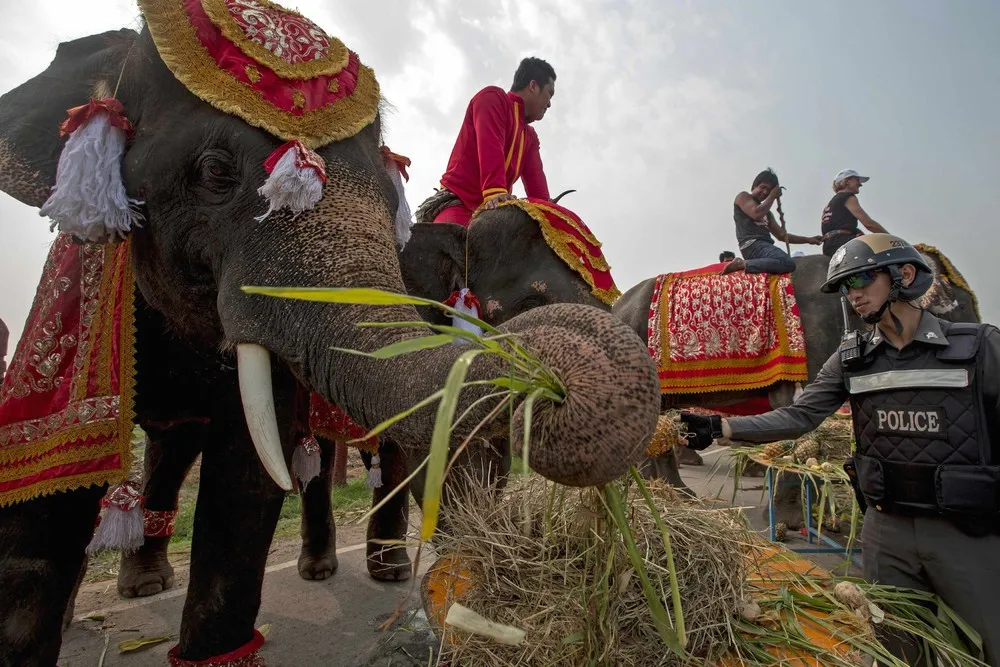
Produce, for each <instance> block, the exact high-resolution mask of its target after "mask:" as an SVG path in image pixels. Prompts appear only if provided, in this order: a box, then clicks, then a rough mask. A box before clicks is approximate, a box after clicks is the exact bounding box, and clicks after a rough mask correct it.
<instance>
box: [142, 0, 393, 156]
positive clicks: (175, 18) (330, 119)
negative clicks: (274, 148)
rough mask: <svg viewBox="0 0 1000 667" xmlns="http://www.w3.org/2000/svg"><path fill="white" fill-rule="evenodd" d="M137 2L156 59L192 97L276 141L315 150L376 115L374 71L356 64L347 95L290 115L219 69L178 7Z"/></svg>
mask: <svg viewBox="0 0 1000 667" xmlns="http://www.w3.org/2000/svg"><path fill="white" fill-rule="evenodd" d="M138 2H139V8H140V10H141V11H142V14H143V16H144V18H145V19H146V25H147V26H148V27H149V32H150V34H151V35H152V36H153V42H154V43H155V44H156V49H157V51H158V52H159V54H160V58H161V59H162V60H163V62H164V63H165V64H166V65H167V68H168V69H170V71H171V72H172V73H173V75H174V76H176V77H177V79H178V80H180V82H181V83H183V84H184V86H185V87H186V88H187V89H188V90H189V91H191V93H192V94H194V95H196V96H197V97H199V98H200V99H202V100H204V101H205V102H207V103H209V104H211V105H212V106H213V107H215V108H216V109H219V110H220V111H224V112H225V113H229V114H233V115H234V116H237V117H239V118H242V119H243V120H244V121H246V122H247V123H249V124H250V125H253V126H254V127H259V128H262V129H264V130H266V131H268V132H270V133H271V134H273V135H274V136H276V137H278V138H279V139H282V140H284V141H292V140H295V139H298V140H300V141H302V143H304V144H305V145H306V146H308V147H309V148H312V149H316V148H319V147H321V146H325V145H326V144H328V143H331V142H334V141H341V140H343V139H347V138H349V137H353V136H354V135H355V134H357V133H358V132H360V131H361V130H362V129H364V128H365V127H367V126H368V125H370V124H371V123H372V122H373V121H374V120H375V117H376V116H377V115H378V103H379V86H378V81H376V80H375V74H374V72H372V70H371V69H370V68H368V67H366V66H365V65H364V64H362V63H361V62H360V61H359V62H358V81H357V85H356V86H355V88H354V92H353V93H352V94H351V95H350V96H349V97H346V98H343V99H340V100H337V101H336V102H333V103H331V104H328V105H326V106H325V107H322V108H320V109H315V110H313V111H308V112H306V113H304V114H303V115H301V116H293V115H292V114H291V113H289V112H286V111H281V110H280V109H278V108H277V107H275V106H274V105H272V104H271V103H270V102H268V101H267V100H265V99H264V97H263V95H261V94H260V93H259V92H257V91H256V90H254V89H253V88H251V87H250V86H247V85H246V84H244V83H242V82H240V81H238V80H236V79H235V78H234V77H232V76H231V75H230V74H229V73H228V72H226V71H223V70H222V69H219V67H218V65H216V63H215V60H214V59H213V58H212V56H211V55H209V53H208V51H206V50H205V48H204V47H203V46H202V45H201V42H200V41H199V40H198V36H197V35H196V34H195V31H194V28H193V27H192V26H191V22H190V19H189V18H188V15H187V13H186V12H185V11H184V8H183V6H182V5H181V3H179V2H170V1H169V0H138Z"/></svg>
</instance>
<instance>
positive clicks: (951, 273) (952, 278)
mask: <svg viewBox="0 0 1000 667" xmlns="http://www.w3.org/2000/svg"><path fill="white" fill-rule="evenodd" d="M913 247H914V248H916V249H917V250H918V251H919V252H926V253H927V254H930V255H934V256H935V257H937V258H938V261H940V262H941V265H942V266H944V273H945V275H944V277H945V278H947V280H948V282H950V283H951V284H952V285H954V286H955V287H957V288H959V289H962V290H965V291H966V292H968V293H969V296H970V297H972V310H973V311H975V313H976V319H977V320H979V321H980V322H982V320H983V318H982V317H981V316H980V315H979V300H978V299H977V298H976V293H975V292H973V291H972V288H971V287H970V286H969V283H967V282H966V281H965V277H964V276H962V274H961V273H960V272H959V270H958V269H956V268H955V265H954V264H952V263H951V260H950V259H948V258H947V257H945V254H944V253H943V252H941V251H940V250H938V249H937V248H935V247H934V246H932V245H928V244H926V243H917V244H916V245H914V246H913Z"/></svg>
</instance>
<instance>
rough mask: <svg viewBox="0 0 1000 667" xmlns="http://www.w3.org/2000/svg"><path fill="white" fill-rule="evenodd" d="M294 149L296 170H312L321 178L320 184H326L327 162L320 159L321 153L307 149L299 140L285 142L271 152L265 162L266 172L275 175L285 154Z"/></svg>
mask: <svg viewBox="0 0 1000 667" xmlns="http://www.w3.org/2000/svg"><path fill="white" fill-rule="evenodd" d="M293 149H294V150H295V168H296V169H312V170H314V171H315V172H316V175H317V176H319V180H320V182H322V183H326V162H325V161H324V160H323V158H322V157H320V154H319V153H317V152H316V151H314V150H312V149H311V148H308V147H306V145H305V144H304V143H302V142H301V141H299V140H298V139H296V140H295V141H288V142H285V143H283V144H281V145H280V146H278V147H277V148H275V149H274V150H273V151H271V154H270V155H268V156H267V159H266V160H264V171H266V172H267V173H268V174H272V173H274V168H275V167H276V166H277V165H278V161H279V160H281V158H282V157H284V155H285V153H287V152H288V151H290V150H293Z"/></svg>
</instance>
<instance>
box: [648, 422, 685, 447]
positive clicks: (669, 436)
mask: <svg viewBox="0 0 1000 667" xmlns="http://www.w3.org/2000/svg"><path fill="white" fill-rule="evenodd" d="M678 444H683V441H682V440H681V437H680V430H679V429H678V428H677V424H676V423H675V422H674V419H673V417H672V416H671V415H660V418H659V419H658V420H657V422H656V433H654V434H653V437H652V438H651V439H650V440H649V444H648V445H646V456H660V455H661V454H666V453H667V452H669V451H670V450H671V449H672V448H673V446H674V445H678Z"/></svg>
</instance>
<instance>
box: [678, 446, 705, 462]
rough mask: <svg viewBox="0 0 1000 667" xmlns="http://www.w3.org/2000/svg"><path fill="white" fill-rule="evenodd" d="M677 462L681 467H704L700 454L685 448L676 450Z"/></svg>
mask: <svg viewBox="0 0 1000 667" xmlns="http://www.w3.org/2000/svg"><path fill="white" fill-rule="evenodd" d="M677 462H678V463H680V464H681V465H682V466H703V465H705V461H704V460H703V459H702V458H701V454H699V453H698V452H696V451H694V450H693V449H689V448H687V447H680V448H678V449H677Z"/></svg>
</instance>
